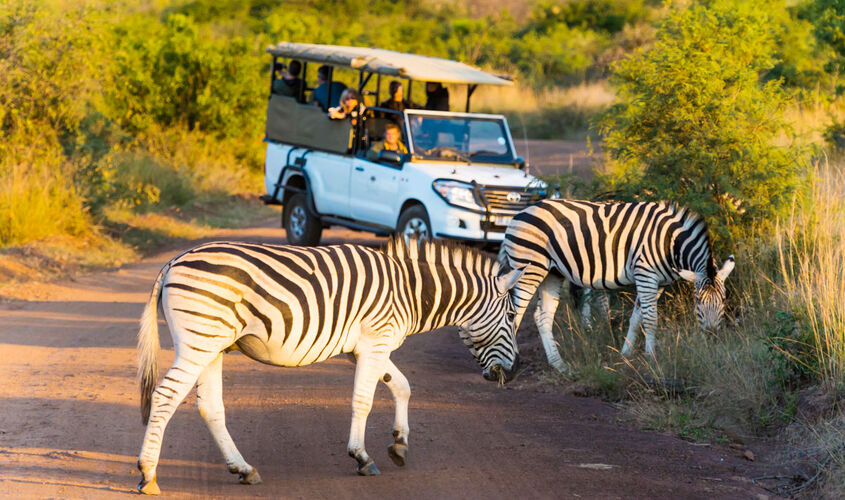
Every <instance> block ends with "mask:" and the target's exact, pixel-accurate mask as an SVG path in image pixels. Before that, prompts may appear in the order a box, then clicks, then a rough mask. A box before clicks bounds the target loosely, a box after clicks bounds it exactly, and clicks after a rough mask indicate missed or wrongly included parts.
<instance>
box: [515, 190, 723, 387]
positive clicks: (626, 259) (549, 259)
mask: <svg viewBox="0 0 845 500" xmlns="http://www.w3.org/2000/svg"><path fill="white" fill-rule="evenodd" d="M499 261H500V262H501V263H503V264H507V265H508V266H510V267H512V268H514V269H517V268H518V269H522V271H523V274H522V277H521V278H520V280H519V282H518V283H517V285H516V287H515V289H514V290H513V297H514V301H515V305H516V309H517V313H516V326H517V327H519V324H520V323H521V322H522V317H523V315H524V314H525V310H526V308H527V307H528V302H529V301H530V300H531V298H532V297H533V296H534V294H535V293H537V292H538V290H539V293H538V303H537V308H536V310H535V312H534V320H535V323H536V325H537V330H538V331H539V334H540V338H541V340H542V343H543V348H544V349H545V351H546V357H547V359H548V362H549V364H550V365H552V366H553V367H554V368H556V369H557V370H559V371H561V372H564V373H566V372H567V371H568V369H567V366H566V364H565V363H564V362H563V360H562V359H561V357H560V353H559V352H558V349H557V346H556V345H555V342H554V339H553V337H552V325H553V321H554V315H555V311H556V309H557V306H558V302H559V300H560V291H561V286H562V284H563V280H569V281H570V283H571V284H573V285H574V286H578V287H584V288H586V289H587V291H588V290H590V289H593V290H614V289H618V288H621V287H623V286H628V285H634V286H635V287H636V291H637V298H636V301H635V303H634V311H633V314H632V315H631V319H630V323H629V327H628V333H627V335H626V337H625V342H624V345H623V347H622V355H624V356H626V357H627V356H629V355H630V354H631V352H632V349H633V347H634V343H635V342H636V339H637V332H638V331H639V328H640V326H642V325H644V327H645V328H644V330H645V352H646V354H647V355H648V356H649V357H650V358H651V359H655V337H654V336H655V332H656V329H657V299H658V297H660V294H661V293H662V291H663V287H665V286H666V285H668V284H669V283H671V282H673V281H675V280H677V279H679V278H682V279H684V280H687V281H691V282H693V283H694V284H695V314H696V318H697V320H698V324H699V326H700V327H701V328H702V329H707V330H715V329H718V328H719V326H720V324H721V321H722V317H723V316H724V300H725V280H726V279H727V278H728V275H730V273H731V271H732V270H733V268H734V257H733V255H731V256H730V257H728V259H727V260H726V261H725V262H724V264H723V266H722V267H721V268H720V269H717V267H716V266H717V264H716V261H715V259H714V258H713V251H712V249H711V246H710V237H709V235H708V232H707V224H706V222H705V221H704V219H702V218H701V217H700V216H699V215H697V214H696V213H694V212H692V211H690V210H689V209H688V208H686V207H682V206H678V205H676V204H673V203H667V202H641V203H611V202H606V203H594V202H589V201H578V200H562V199H555V200H551V199H550V200H543V201H541V202H539V203H537V204H535V205H532V206H530V207H528V208H526V209H525V210H523V211H522V212H520V213H519V214H517V215H516V216H515V217H514V219H513V220H512V221H511V222H510V224H509V225H508V228H507V230H506V232H505V238H504V241H503V242H502V245H501V247H500V250H499ZM603 300H604V301H605V302H604V304H606V298H605V299H603ZM605 307H606V306H605Z"/></svg>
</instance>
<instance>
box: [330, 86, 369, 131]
mask: <svg viewBox="0 0 845 500" xmlns="http://www.w3.org/2000/svg"><path fill="white" fill-rule="evenodd" d="M363 112H364V105H363V104H361V96H360V95H359V94H358V92H357V91H356V90H355V89H346V90H344V91H343V92H342V93H341V94H340V103H339V105H338V106H335V107H333V108H329V118H331V119H333V120H343V119H344V118H349V121H350V122H352V125H357V124H358V118H359V117H360V116H361V114H363Z"/></svg>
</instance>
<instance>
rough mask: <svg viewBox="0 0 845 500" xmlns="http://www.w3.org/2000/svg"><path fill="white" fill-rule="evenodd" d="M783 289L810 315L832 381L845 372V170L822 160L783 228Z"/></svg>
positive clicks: (780, 250) (824, 368) (822, 366)
mask: <svg viewBox="0 0 845 500" xmlns="http://www.w3.org/2000/svg"><path fill="white" fill-rule="evenodd" d="M779 233H780V234H779V236H780V237H779V239H778V241H779V245H778V254H779V257H780V264H781V271H782V274H783V280H784V284H783V293H784V295H785V297H786V299H787V300H788V301H789V303H790V305H792V307H793V308H795V309H797V310H800V311H802V312H803V313H804V316H805V317H804V318H803V319H804V320H805V322H806V324H807V325H808V327H809V328H810V330H811V331H812V335H813V336H812V339H813V342H812V345H810V346H807V348H808V349H810V350H813V351H814V352H815V358H816V359H817V360H818V366H817V369H818V370H819V371H820V372H821V374H822V377H823V379H824V380H825V381H826V382H827V383H828V384H842V383H843V376H845V169H843V164H842V163H838V164H831V163H830V162H829V161H824V162H822V163H820V164H819V165H818V166H817V167H816V170H815V182H813V185H812V187H811V188H810V192H809V194H808V195H807V196H806V198H805V199H802V200H798V201H796V203H795V206H794V209H793V211H792V214H791V215H790V217H789V218H788V219H786V220H785V221H784V222H783V224H782V225H781V226H780V227H779Z"/></svg>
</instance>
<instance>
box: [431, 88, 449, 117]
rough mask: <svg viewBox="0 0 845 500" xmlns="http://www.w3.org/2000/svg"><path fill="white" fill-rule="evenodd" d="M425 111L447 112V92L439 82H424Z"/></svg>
mask: <svg viewBox="0 0 845 500" xmlns="http://www.w3.org/2000/svg"><path fill="white" fill-rule="evenodd" d="M425 96H426V101H425V109H429V110H431V111H449V90H448V89H447V88H446V87H444V86H443V84H442V83H440V82H426V84H425Z"/></svg>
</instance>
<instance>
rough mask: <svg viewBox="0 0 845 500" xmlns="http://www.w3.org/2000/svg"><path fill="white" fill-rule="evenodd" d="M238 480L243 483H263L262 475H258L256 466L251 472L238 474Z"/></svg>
mask: <svg viewBox="0 0 845 500" xmlns="http://www.w3.org/2000/svg"><path fill="white" fill-rule="evenodd" d="M238 480H239V481H240V482H241V484H261V476H259V475H258V469H256V468H255V467H253V468H252V472H250V473H249V474H246V475H244V474H238Z"/></svg>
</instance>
